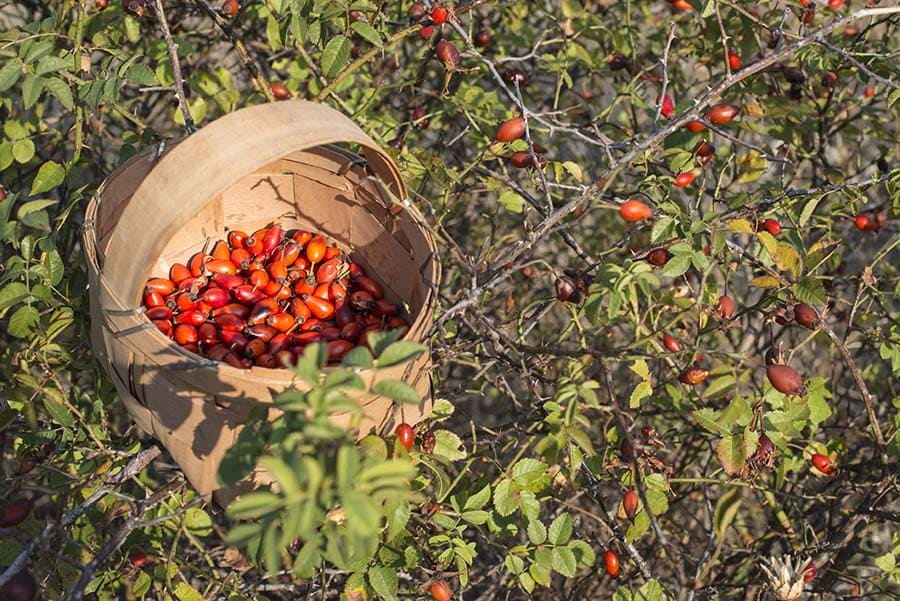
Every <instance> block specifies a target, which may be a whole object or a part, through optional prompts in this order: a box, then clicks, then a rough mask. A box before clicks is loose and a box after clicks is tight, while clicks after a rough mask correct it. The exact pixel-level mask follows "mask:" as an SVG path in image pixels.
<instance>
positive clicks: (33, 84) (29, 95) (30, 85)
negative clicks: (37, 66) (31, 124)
mask: <svg viewBox="0 0 900 601" xmlns="http://www.w3.org/2000/svg"><path fill="white" fill-rule="evenodd" d="M43 91H44V80H43V79H41V78H39V77H35V76H34V75H32V74H31V73H29V74H28V75H26V76H25V81H23V82H22V103H23V104H24V106H25V110H28V109H30V108H31V107H32V106H34V103H35V102H37V100H38V98H40V97H41V92H43Z"/></svg>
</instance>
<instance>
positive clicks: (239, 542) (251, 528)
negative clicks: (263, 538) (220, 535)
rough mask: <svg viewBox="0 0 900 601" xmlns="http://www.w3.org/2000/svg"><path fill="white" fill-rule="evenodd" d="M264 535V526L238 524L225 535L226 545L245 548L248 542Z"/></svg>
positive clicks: (253, 523) (258, 524)
mask: <svg viewBox="0 0 900 601" xmlns="http://www.w3.org/2000/svg"><path fill="white" fill-rule="evenodd" d="M261 533H262V524H260V523H258V522H251V523H247V524H238V525H237V526H235V527H234V528H232V529H231V530H229V531H228V534H226V535H225V544H226V545H232V546H244V545H245V544H246V543H247V542H248V541H250V540H251V539H253V538H256V537H257V536H259V535H260V534H261Z"/></svg>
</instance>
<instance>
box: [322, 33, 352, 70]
mask: <svg viewBox="0 0 900 601" xmlns="http://www.w3.org/2000/svg"><path fill="white" fill-rule="evenodd" d="M349 57H350V38H348V37H347V36H344V35H338V36H335V37H333V38H331V40H329V41H328V43H327V44H326V45H325V49H324V50H323V51H322V58H321V61H320V64H321V67H322V75H323V76H325V77H327V78H332V77H334V76H335V75H337V74H338V73H340V72H341V69H343V68H344V65H346V64H347V59H348V58H349Z"/></svg>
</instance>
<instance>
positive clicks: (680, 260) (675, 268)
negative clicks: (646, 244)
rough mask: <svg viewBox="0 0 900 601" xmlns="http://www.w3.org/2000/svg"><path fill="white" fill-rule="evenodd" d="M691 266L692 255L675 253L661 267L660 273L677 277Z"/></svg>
mask: <svg viewBox="0 0 900 601" xmlns="http://www.w3.org/2000/svg"><path fill="white" fill-rule="evenodd" d="M690 267H691V255H675V256H673V257H672V258H671V259H669V262H668V263H666V264H665V265H664V266H663V268H662V269H660V271H659V273H660V275H663V276H666V277H669V278H675V277H678V276H680V275H683V274H684V273H686V272H687V270H688V269H690Z"/></svg>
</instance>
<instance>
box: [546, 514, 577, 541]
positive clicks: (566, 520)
mask: <svg viewBox="0 0 900 601" xmlns="http://www.w3.org/2000/svg"><path fill="white" fill-rule="evenodd" d="M572 529H573V524H572V516H570V515H569V514H568V513H561V514H559V515H558V516H556V519H555V520H553V522H551V524H550V533H549V537H550V542H551V543H553V544H554V545H564V544H566V543H567V542H569V539H570V538H572Z"/></svg>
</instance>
